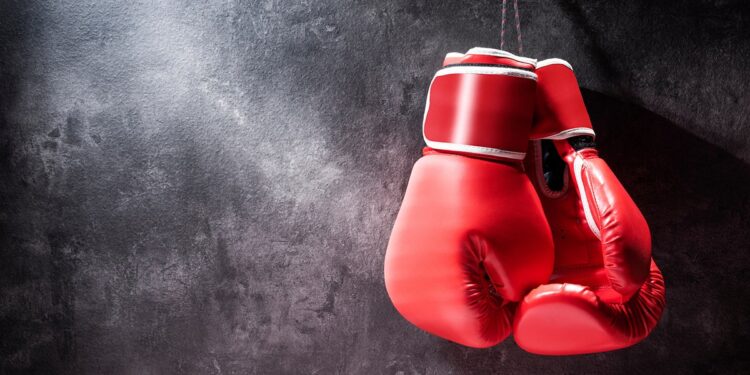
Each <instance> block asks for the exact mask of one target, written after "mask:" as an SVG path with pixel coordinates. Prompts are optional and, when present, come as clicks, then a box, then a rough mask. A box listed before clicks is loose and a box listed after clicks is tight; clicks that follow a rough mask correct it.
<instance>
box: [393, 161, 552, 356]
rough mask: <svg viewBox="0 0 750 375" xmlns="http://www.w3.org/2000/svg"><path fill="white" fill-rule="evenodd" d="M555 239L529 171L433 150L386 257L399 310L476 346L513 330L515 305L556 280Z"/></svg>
mask: <svg viewBox="0 0 750 375" xmlns="http://www.w3.org/2000/svg"><path fill="white" fill-rule="evenodd" d="M552 263H553V257H552V239H551V234H550V232H549V227H548V226H547V223H546V221H545V219H544V213H543V211H542V207H541V204H540V202H539V198H538V197H537V196H536V194H535V192H534V190H533V187H532V186H531V183H530V182H529V180H528V178H527V177H526V175H525V174H524V172H523V170H522V168H521V166H520V163H515V164H514V163H503V162H497V161H490V160H482V159H477V158H471V157H465V156H461V155H454V154H445V153H440V152H437V151H434V150H433V151H428V152H427V155H426V156H423V157H422V158H421V159H420V160H419V161H417V163H416V164H415V166H414V169H413V171H412V175H411V179H410V180H409V185H408V187H407V190H406V194H405V196H404V200H403V204H402V206H401V210H400V211H399V214H398V217H397V219H396V222H395V224H394V228H393V232H392V234H391V238H390V241H389V243H388V249H387V252H386V258H385V285H386V288H387V291H388V295H389V296H390V298H391V300H392V302H393V304H394V306H395V307H396V309H397V310H398V311H399V312H400V313H401V315H403V316H404V317H405V318H406V319H407V320H409V321H410V322H411V323H413V324H414V325H416V326H417V327H419V328H421V329H423V330H425V331H427V332H429V333H432V334H435V335H437V336H440V337H443V338H445V339H448V340H451V341H454V342H457V343H460V344H463V345H466V346H471V347H488V346H492V345H495V344H497V343H499V342H500V341H502V340H503V339H504V338H505V337H507V335H508V334H509V333H510V331H511V325H512V314H513V311H514V309H515V306H516V305H515V303H514V302H515V301H519V300H520V299H521V298H522V297H523V296H524V295H525V294H526V293H527V292H528V291H529V290H531V289H532V288H534V287H535V286H537V285H539V284H541V283H543V282H546V281H547V280H548V279H549V275H550V273H551V271H552Z"/></svg>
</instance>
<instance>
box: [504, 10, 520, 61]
mask: <svg viewBox="0 0 750 375" xmlns="http://www.w3.org/2000/svg"><path fill="white" fill-rule="evenodd" d="M506 9H507V0H503V8H502V16H501V20H500V49H505V20H506V18H507V17H506ZM513 12H514V13H515V21H516V36H517V41H518V54H519V55H523V41H522V40H521V16H520V14H519V12H518V0H513Z"/></svg>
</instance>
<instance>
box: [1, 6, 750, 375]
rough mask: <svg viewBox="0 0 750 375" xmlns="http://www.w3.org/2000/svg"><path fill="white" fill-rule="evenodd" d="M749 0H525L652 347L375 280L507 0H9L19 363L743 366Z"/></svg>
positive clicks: (399, 368)
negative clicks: (647, 316)
mask: <svg viewBox="0 0 750 375" xmlns="http://www.w3.org/2000/svg"><path fill="white" fill-rule="evenodd" d="M746 4H747V2H744V1H719V0H716V1H701V2H695V1H693V2H690V1H673V2H652V1H627V2H615V1H610V2H603V1H597V2H585V1H569V0H566V1H522V2H521V4H520V5H521V11H522V22H523V32H524V34H523V36H524V47H525V52H526V54H527V55H530V56H532V57H537V58H540V59H541V58H546V57H561V58H565V59H567V60H569V61H570V62H571V63H572V64H573V65H574V67H575V68H576V72H577V74H578V77H579V80H580V82H581V85H582V86H583V87H584V89H585V90H584V94H585V97H586V100H587V102H588V105H589V109H590V111H591V115H592V120H593V121H594V126H595V128H596V130H597V132H598V134H599V139H598V140H599V144H600V150H601V153H602V155H603V156H604V157H605V158H606V159H607V160H608V162H609V164H610V165H611V167H612V168H613V169H614V171H615V172H616V173H617V174H618V175H619V177H620V179H621V180H622V182H623V184H625V186H626V187H627V188H628V189H629V191H630V193H631V195H632V196H633V197H634V199H635V200H636V202H637V203H638V204H639V205H640V206H641V208H642V211H643V213H644V215H645V216H646V218H647V219H648V220H649V223H650V225H651V230H652V234H653V238H654V256H655V258H656V260H657V262H658V263H659V264H660V266H661V268H662V270H663V272H664V275H665V277H666V280H667V288H668V289H667V300H668V301H667V303H668V308H667V310H666V312H665V314H664V317H663V318H662V321H661V323H660V324H659V326H658V328H657V329H656V331H655V332H654V333H653V334H652V335H651V336H650V337H649V338H648V339H647V340H646V341H645V342H643V343H642V344H640V345H638V346H635V347H633V348H630V349H626V350H621V351H617V352H612V353H604V354H596V355H588V356H578V357H564V358H554V357H540V356H534V355H530V354H527V353H525V352H523V351H522V350H520V349H519V348H518V347H516V346H515V344H514V343H513V340H512V339H509V340H507V341H505V342H504V343H502V344H501V345H499V346H497V347H495V348H492V349H489V350H473V349H467V348H463V347H459V346H457V345H454V344H451V343H448V342H446V341H443V340H441V339H438V338H436V337H433V336H430V335H427V334H425V333H423V332H421V331H419V330H418V329H416V328H414V327H412V326H411V325H410V324H408V323H407V322H406V321H405V320H403V319H402V318H401V317H400V316H399V315H398V314H397V313H396V311H395V310H394V309H393V307H392V306H391V304H390V302H389V300H388V297H387V295H386V293H385V290H384V287H383V276H382V268H383V256H384V253H385V248H386V244H387V240H388V235H389V232H390V229H391V225H392V222H393V220H394V218H395V215H396V213H397V210H398V207H399V204H400V200H401V196H402V194H403V191H404V188H405V186H406V181H407V178H408V176H409V173H410V168H411V165H412V164H413V162H414V161H415V160H416V159H417V158H418V157H419V155H420V148H421V146H422V140H421V135H420V121H421V116H422V113H423V106H424V100H425V93H426V89H427V86H428V84H429V81H430V78H431V76H432V74H433V73H434V72H435V70H436V69H437V68H438V66H439V64H440V62H441V59H442V57H443V55H444V54H445V53H446V52H448V51H464V50H466V49H468V48H470V47H473V46H477V45H479V46H488V47H497V46H498V36H499V25H500V18H499V9H500V2H499V1H476V2H467V1H454V2H428V1H409V2H407V1H378V2H376V1H370V2H365V1H343V0H327V1H304V2H296V1H294V2H293V1H273V0H270V1H250V2H237V1H210V2H188V1H177V0H167V1H160V2H156V1H133V2H120V1H111V0H105V1H93V0H87V1H4V2H2V3H0V114H1V116H0V254H1V255H2V258H1V260H0V301H2V302H1V303H0V332H2V338H1V339H0V340H1V341H0V342H1V344H0V373H17V372H28V373H76V374H77V373H115V374H149V373H200V374H208V373H216V374H233V373H237V374H245V373H259V374H269V373H321V374H330V373H346V374H348V373H365V374H370V373H387V374H397V373H403V374H444V373H459V374H464V373H483V372H495V373H576V374H577V373H633V372H638V373H652V372H653V373H657V372H658V373H665V372H666V371H669V370H672V371H678V372H682V373H686V372H691V371H695V372H697V373H723V372H726V373H737V372H742V371H743V370H744V371H748V367H750V364H749V363H748V358H750V353H748V347H749V345H750V342H749V341H750V340H749V337H750V323H748V318H747V317H748V316H750V289H749V288H748V282H747V275H748V273H749V271H750V254H749V253H748V250H749V249H748V247H749V245H750V234H749V232H748V229H747V228H748V226H750V193H749V190H750V188H749V187H748V186H750V166H749V165H748V163H750V135H749V134H750V133H749V132H750V128H749V127H748V122H749V121H750V120H749V119H748V113H749V111H750V89H749V88H748V78H747V77H748V76H750V63H749V62H748V61H749V59H750V37H748V35H750V8H749V7H748V5H746ZM509 39H510V40H511V41H514V40H515V35H514V34H513V33H512V32H511V33H510V35H509ZM514 48H515V45H514V44H511V46H510V48H509V49H511V50H514Z"/></svg>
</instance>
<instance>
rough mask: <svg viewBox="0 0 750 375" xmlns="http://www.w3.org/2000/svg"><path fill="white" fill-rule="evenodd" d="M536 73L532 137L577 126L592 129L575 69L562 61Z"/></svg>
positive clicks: (535, 137)
mask: <svg viewBox="0 0 750 375" xmlns="http://www.w3.org/2000/svg"><path fill="white" fill-rule="evenodd" d="M536 73H537V92H536V97H537V101H536V112H535V113H534V126H533V128H532V130H531V136H530V138H531V139H541V138H548V137H551V136H554V135H556V134H559V133H561V132H564V131H566V130H570V129H574V128H587V129H591V119H590V118H589V113H588V111H587V110H586V106H585V104H584V102H583V97H582V96H581V90H580V89H579V88H578V81H577V80H576V76H575V74H574V73H573V71H572V70H570V68H568V67H567V66H565V65H563V64H550V65H547V66H544V67H541V68H539V69H537V70H536Z"/></svg>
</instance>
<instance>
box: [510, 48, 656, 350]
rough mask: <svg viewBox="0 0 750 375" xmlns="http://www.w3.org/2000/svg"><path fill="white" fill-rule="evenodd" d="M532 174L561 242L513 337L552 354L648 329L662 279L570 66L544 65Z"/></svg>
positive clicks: (617, 342) (628, 339)
mask: <svg viewBox="0 0 750 375" xmlns="http://www.w3.org/2000/svg"><path fill="white" fill-rule="evenodd" d="M536 73H537V75H538V84H537V106H536V112H535V120H534V127H533V130H532V135H531V138H533V139H536V140H533V141H531V142H530V146H529V153H528V155H527V158H526V160H525V162H524V164H525V166H526V171H527V174H528V175H529V177H530V179H531V181H532V183H533V184H534V187H535V188H536V190H537V193H538V194H539V197H540V199H541V202H542V206H543V207H544V212H545V215H546V217H547V221H548V222H549V225H550V228H551V230H552V236H553V240H554V246H555V258H554V259H555V265H554V272H553V275H552V277H551V279H550V281H549V283H547V284H546V285H542V286H540V287H538V288H536V289H534V290H532V291H531V292H530V293H529V294H528V295H527V296H526V297H525V298H524V299H523V301H522V303H521V304H520V305H519V308H518V311H517V313H516V316H515V321H514V327H513V329H514V331H513V334H514V338H515V340H516V343H517V344H518V345H519V346H520V347H521V348H523V349H525V350H526V351H529V352H532V353H538V354H548V355H566V354H583V353H594V352H603V351H608V350H615V349H619V348H624V347H627V346H630V345H633V344H635V343H637V342H639V341H641V340H642V339H643V338H645V337H646V336H647V335H648V334H649V333H650V332H651V330H652V329H653V328H654V326H655V325H656V323H657V322H658V320H659V318H660V316H661V314H662V311H663V309H664V292H665V289H664V280H663V277H662V274H661V272H660V271H659V268H658V267H657V266H656V264H655V263H654V261H653V259H652V258H651V235H650V233H649V229H648V225H647V224H646V220H645V219H644V217H643V215H642V214H641V212H640V210H639V209H638V207H637V206H636V205H635V203H634V202H633V200H632V199H631V198H630V196H629V195H628V193H627V192H626V191H625V189H624V188H623V186H622V185H621V184H620V182H619V181H618V180H617V177H615V175H614V174H613V173H612V171H611V170H610V168H609V167H608V166H607V164H606V163H605V162H604V160H602V159H601V158H599V156H598V154H597V150H596V149H595V145H594V131H593V130H592V127H591V121H590V119H589V116H588V113H587V111H586V107H585V105H584V102H583V98H582V96H581V92H580V90H579V88H578V83H577V81H576V78H575V75H574V73H573V70H572V68H571V67H570V65H569V64H568V63H567V62H565V61H563V60H559V59H552V60H544V61H540V62H539V64H538V65H537V69H536Z"/></svg>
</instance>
